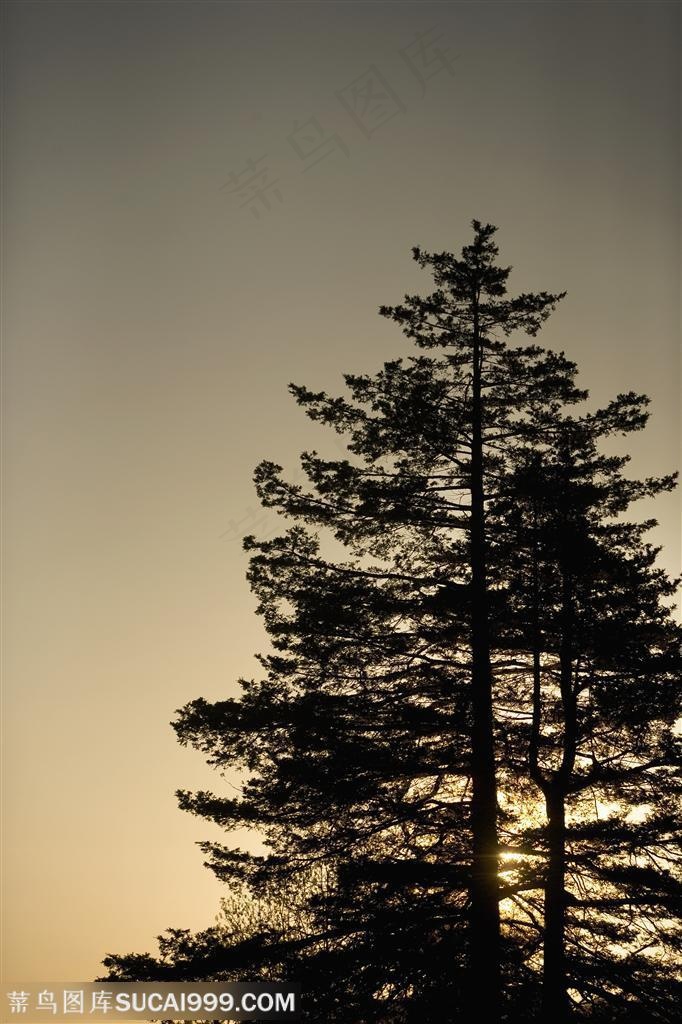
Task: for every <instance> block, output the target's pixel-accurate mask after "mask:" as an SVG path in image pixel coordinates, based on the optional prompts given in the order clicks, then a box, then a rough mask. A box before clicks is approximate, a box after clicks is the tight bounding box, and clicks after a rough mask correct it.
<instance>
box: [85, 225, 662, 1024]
mask: <svg viewBox="0 0 682 1024" xmlns="http://www.w3.org/2000/svg"><path fill="white" fill-rule="evenodd" d="M473 226H474V238H473V241H472V243H471V244H470V245H467V246H465V247H464V249H463V250H462V253H461V256H460V257H459V258H456V257H455V256H453V255H452V254H450V253H437V254H427V253H424V252H422V251H421V250H418V249H415V250H414V257H415V259H416V261H417V262H418V264H419V265H420V266H421V267H423V268H428V269H429V270H430V271H431V274H432V276H433V281H434V290H433V291H432V292H431V293H430V294H428V295H427V296H426V297H419V296H406V297H405V299H404V301H403V303H402V304H400V305H397V306H393V307H382V309H381V313H382V314H383V315H384V316H387V317H389V318H391V319H392V320H394V321H396V322H397V323H398V324H400V325H401V327H402V329H403V331H404V333H405V334H406V335H407V337H408V338H410V339H411V340H412V341H413V342H414V343H415V345H416V346H417V348H418V350H421V351H418V352H417V354H416V355H414V356H412V357H411V358H409V359H408V360H402V359H397V360H395V361H392V362H388V363H386V364H385V365H384V367H383V368H382V370H381V371H380V372H379V373H377V374H376V375H375V376H352V375H347V376H346V377H345V383H346V395H345V396H342V397H330V396H328V395H326V394H325V393H314V392H311V391H309V390H308V389H306V388H305V387H301V386H294V385H292V388H291V390H292V392H293V394H294V396H295V397H296V400H297V401H298V403H299V404H300V405H301V406H302V407H303V408H304V409H305V411H306V412H307V414H308V415H309V417H310V418H311V419H313V420H315V421H318V422H321V423H323V424H327V425H328V426H330V427H331V428H332V429H334V430H335V431H337V432H338V433H339V434H341V435H342V436H343V438H344V439H345V442H346V446H347V451H348V457H347V458H344V459H333V460H330V459H325V458H322V457H320V456H319V455H318V454H317V453H316V452H306V453H304V454H303V456H302V466H303V469H304V471H305V475H306V479H307V484H306V485H297V484H292V483H289V482H287V480H286V478H285V477H284V476H283V474H282V470H281V468H280V467H279V466H276V465H274V464H272V463H269V462H264V463H262V464H261V465H260V466H259V467H258V469H257V471H256V477H255V480H256V487H257V490H258V493H259V496H260V500H261V502H262V503H263V505H265V506H267V507H270V508H274V509H276V510H277V511H278V512H280V513H282V514H283V515H284V516H285V517H286V518H287V519H288V520H289V522H290V523H291V525H290V526H289V528H288V529H285V530H284V532H283V533H282V534H281V536H279V537H277V538H275V539H273V540H269V541H259V540H258V539H257V538H254V537H249V538H247V539H246V541H245V545H246V548H247V549H248V550H249V551H250V552H251V553H252V554H251V562H250V569H249V574H248V576H249V581H250V583H251V586H252V588H253V590H254V592H255V593H256V595H257V597H258V600H259V613H260V614H261V615H262V616H263V620H264V623H265V626H266V629H267V632H268V635H269V638H270V641H271V651H270V652H269V653H267V654H265V655H262V656H260V657H259V661H260V664H261V669H262V673H261V676H260V678H259V679H257V680H247V681H242V682H241V695H240V697H239V698H235V699H229V700H225V701H220V702H217V703H215V704H209V703H208V702H206V701H205V700H203V699H201V698H199V699H197V700H194V701H192V702H191V703H190V704H188V705H187V706H186V707H185V708H184V709H182V711H180V712H179V716H178V720H177V721H176V722H175V723H174V727H175V729H176V732H177V734H178V738H179V740H180V742H181V743H184V744H191V745H192V746H194V747H196V748H197V749H199V750H201V751H202V752H203V753H204V754H206V755H207V757H208V760H209V763H210V764H212V765H215V766H216V767H217V768H219V769H224V768H226V767H229V768H235V767H237V768H240V769H242V770H243V772H244V785H243V787H242V792H241V795H240V796H239V797H238V798H236V799H235V798H229V797H223V796H220V795H214V794H212V793H205V792H198V793H186V792H181V793H180V794H179V798H180V805H181V807H183V808H184V809H187V810H189V811H191V812H193V813H195V814H198V815H201V816H203V817H205V818H207V819H210V820H213V821H215V822H218V823H219V824H220V825H222V826H224V827H225V828H226V829H228V830H229V829H231V828H232V829H234V828H241V827H244V826H247V827H251V828H253V829H255V830H257V833H258V834H259V835H260V836H261V837H262V838H263V839H264V840H265V842H266V845H267V848H268V850H269V852H268V854H267V855H266V856H255V855H251V854H249V853H245V852H243V851H239V850H234V849H231V848H230V847H229V846H222V845H219V844H214V843H206V844H203V846H204V850H205V853H206V855H207V858H208V864H209V865H210V867H211V868H212V869H213V870H214V871H215V872H216V873H217V874H218V876H219V877H220V878H223V879H225V881H226V882H227V883H228V884H229V885H231V886H232V887H233V892H234V893H235V894H239V898H238V899H237V898H236V896H233V898H232V900H231V901H228V904H227V905H226V906H227V908H228V909H227V910H226V912H225V915H224V920H223V921H222V923H221V924H220V925H217V926H216V927H215V928H211V929H207V930H206V931H205V932H203V933H200V934H198V935H191V934H190V933H188V932H185V931H177V930H171V931H170V932H168V933H167V935H166V936H165V937H164V938H163V939H162V940H161V943H162V944H161V948H160V955H159V956H158V957H156V958H154V957H151V956H149V955H128V956H110V957H107V958H106V960H105V961H104V963H105V966H106V967H107V969H108V971H109V979H110V980H111V979H114V978H116V979H119V980H120V979H152V978H154V979H157V980H158V979H169V978H179V979H187V980H197V979H208V978H216V979H219V978H224V979H230V978H233V979H235V980H237V979H244V978H246V977H249V978H252V979H254V978H256V977H260V978H266V977H267V978H282V979H290V980H298V981H300V982H301V983H302V985H303V991H304V994H305V996H304V998H305V1002H304V1007H305V1013H306V1017H307V1019H309V1020H311V1021H320V1022H322V1021H335V1020H338V1021H344V1022H348V1024H369V1022H377V1024H379V1022H385V1024H388V1022H391V1024H400V1022H403V1021H404V1022H406V1024H407V1022H416V1021H419V1022H424V1024H428V1022H431V1021H434V1022H435V1021H438V1022H446V1021H456V1020H460V1019H462V1017H461V1014H462V1012H463V1010H464V1008H466V1007H470V1006H472V1005H473V1006H475V1007H476V1008H477V1010H478V1012H480V1013H482V1014H483V1015H484V1016H485V1018H486V1019H489V1020H490V1021H493V1022H496V1021H509V1022H511V1021H517V1020H518V1021H531V1020H539V1021H552V1022H553V1024H554V1022H556V1024H562V1022H565V1021H567V1020H569V1019H572V1018H573V1017H575V1018H577V1019H585V1020H590V1021H604V1022H606V1021H609V1022H610V1021H618V1020H621V1019H622V1020H634V1019H636V1020H638V1021H640V1020H641V1021H643V1022H645V1021H652V1022H653V1021H658V1022H664V1021H673V1020H674V1019H675V1014H676V1002H675V993H676V985H677V984H678V982H679V975H678V974H677V972H676V967H675V964H676V960H677V958H678V956H679V952H680V933H679V930H678V928H677V925H676V922H677V921H678V918H679V908H680V895H681V894H682V882H681V879H680V871H679V866H680V861H679V845H678V835H677V833H676V818H677V814H678V810H679V795H680V775H679V765H680V758H679V740H678V739H677V734H676V729H675V724H676V721H677V720H678V719H679V714H680V706H679V678H680V629H679V627H678V626H677V625H676V624H675V622H674V619H673V617H672V615H671V613H670V611H669V605H670V602H671V599H672V598H673V597H674V594H675V589H676V581H673V580H670V579H668V578H667V577H666V575H665V574H664V573H663V572H662V571H661V570H660V569H659V568H658V567H657V564H656V556H657V553H658V552H657V550H656V549H655V548H653V547H652V546H651V545H650V544H649V543H648V542H647V539H646V537H647V531H648V530H649V529H650V528H651V526H652V525H654V524H653V523H652V522H651V521H649V522H644V523H642V522H638V521H636V520H632V521H631V520H630V519H629V518H628V514H629V509H630V506H631V505H632V504H633V502H636V501H637V500H638V499H640V498H643V497H652V496H655V495H656V494H659V493H661V492H663V491H666V490H670V489H671V488H672V487H673V486H674V483H675V478H674V477H673V476H670V477H664V478H661V479H647V480H644V481H633V480H630V479H628V478H627V476H626V474H625V471H624V470H625V466H626V462H627V459H626V458H625V457H616V456H613V455H607V454H605V451H604V448H605V446H604V444H603V442H604V441H606V440H607V439H609V438H611V437H613V436H622V435H627V434H629V433H630V432H631V431H635V430H639V429H641V428H642V427H644V425H645V423H646V419H647V411H646V405H647V400H646V398H644V397H643V396H640V395H636V394H627V395H619V396H617V397H616V398H615V399H614V400H613V401H612V402H611V403H610V404H608V405H607V406H606V407H605V408H604V409H601V410H598V411H596V412H587V411H585V399H586V398H587V393H586V392H585V391H583V390H581V389H579V388H578V387H577V385H576V374H577V368H576V366H575V365H574V364H573V363H572V362H570V361H569V360H568V359H566V358H565V356H564V355H563V354H557V353H554V352H551V351H549V350H545V349H543V348H541V347H540V346H538V345H537V344H535V343H530V344H529V343H526V344H523V345H512V344H511V342H510V341H509V338H510V336H511V335H513V334H525V335H529V336H531V338H534V336H535V335H536V334H537V333H538V331H539V330H540V328H541V326H542V324H543V322H544V321H545V320H546V318H547V317H548V316H549V315H550V314H551V312H552V311H553V310H554V308H555V306H556V304H557V303H558V301H559V300H560V299H561V298H562V297H563V296H562V295H553V294H548V293H546V292H541V293H539V294H522V295H519V296H517V297H514V298H513V297H510V296H509V295H508V293H507V279H508V276H509V268H503V267H500V266H498V265H497V263H496V259H497V255H498V252H497V248H496V246H495V244H494V240H493V236H494V231H495V229H494V228H493V227H492V226H490V225H482V224H480V223H478V222H477V221H474V225H473ZM339 552H341V553H340V554H339ZM235 900H236V902H235ZM239 906H241V907H242V908H243V909H242V911H241V912H240V911H239V910H238V907H239ZM253 907H260V908H262V907H265V908H266V909H267V912H266V913H262V912H261V911H260V910H259V911H258V912H255V913H254V912H252V911H253ZM249 908H251V910H249ZM633 1014H634V1015H635V1016H633Z"/></svg>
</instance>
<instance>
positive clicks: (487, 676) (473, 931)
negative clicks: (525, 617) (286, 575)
mask: <svg viewBox="0 0 682 1024" xmlns="http://www.w3.org/2000/svg"><path fill="white" fill-rule="evenodd" d="M477 303H478V298H476V303H475V306H476V307H477ZM481 357H482V353H481V340H480V335H479V326H478V315H477V312H474V351H473V382H472V444H471V572H472V626H471V648H472V715H473V722H472V736H471V741H472V742H471V777H472V798H471V829H472V834H473V865H472V877H471V890H470V900H471V909H470V942H471V952H470V972H471V979H470V980H471V988H472V991H471V997H472V1006H476V1007H477V1010H478V1012H479V1013H480V1014H481V1015H482V1016H483V1018H484V1019H485V1020H486V1021H490V1022H491V1024H497V1022H498V1021H499V1020H500V907H499V878H498V859H499V851H498V846H497V783H496V778H495V748H494V733H493V705H492V672H491V666H490V641H489V625H488V593H487V580H486V557H485V503H484V489H483V431H482V419H483V409H482V399H481V362H482V358H481Z"/></svg>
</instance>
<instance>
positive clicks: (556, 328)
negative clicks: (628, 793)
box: [3, 0, 680, 981]
mask: <svg viewBox="0 0 682 1024" xmlns="http://www.w3.org/2000/svg"><path fill="white" fill-rule="evenodd" d="M4 16H5V33H4V34H5V44H4V45H5V55H4V61H5V65H4V119H5V127H4V186H3V204H4V228H3V231H4V247H5V271H4V274H5V277H4V324H3V345H4V369H5V396H4V431H3V437H4V445H5V454H4V476H5V479H4V485H5V497H4V501H5V517H4V518H5V569H4V574H5V588H6V589H5V613H4V614H5V623H4V640H5V644H4V647H5V654H4V671H3V684H4V735H5V762H4V766H5V770H4V773H3V774H4V784H5V799H4V811H3V843H4V870H5V875H4V885H5V906H6V911H5V917H4V922H3V924H4V969H5V976H6V978H8V979H12V978H15V979H22V978H23V979H25V980H31V979H35V980H37V981H40V980H43V979H44V980H67V981H68V980H86V979H89V978H92V977H95V976H96V975H97V973H100V971H101V968H100V967H99V963H100V960H101V958H102V957H103V956H104V955H105V954H106V953H107V952H114V951H115V952H127V951H138V952H142V951H145V950H150V949H152V948H153V947H154V942H153V940H154V936H155V935H157V934H158V933H160V932H161V931H162V930H164V929H165V928H166V927H170V926H174V927H187V928H192V929H196V928H200V927H205V926H207V925H209V924H211V923H212V921H213V917H214V915H215V913H216V912H217V909H218V901H219V898H220V895H221V893H222V891H223V890H222V888H221V886H220V885H219V883H218V882H217V880H215V878H214V877H213V876H212V874H211V873H210V872H209V871H208V870H206V869H205V868H204V867H202V855H201V852H200V851H199V849H198V848H197V847H196V846H195V845H194V843H195V842H196V841H197V840H200V839H204V838H219V837H220V832H219V830H218V829H217V827H214V826H211V825H209V824H208V823H204V822H202V821H200V820H199V819H195V818H192V817H190V816H188V815H187V814H184V813H182V812H181V811H179V810H178V809H177V807H176V800H175V797H174V791H175V789H177V788H180V787H182V788H189V789H191V788H194V787H197V786H203V787H209V788H210V787H212V786H216V787H218V788H220V785H221V783H220V780H219V779H217V778H214V777H213V775H212V773H210V772H209V770H208V769H207V768H206V767H205V766H204V765H203V762H202V759H201V756H200V755H199V754H198V753H196V752H194V751H191V750H183V749H182V748H181V747H179V745H178V744H177V743H176V740H175V736H174V733H173V731H172V729H171V728H170V726H169V722H170V720H171V719H172V717H173V715H174V711H175V709H176V708H179V707H181V706H182V705H184V704H185V703H187V702H188V701H189V700H191V699H192V698H194V697H197V696H200V695H201V696H205V697H206V698H208V699H218V698H221V697H224V696H226V695H229V694H231V693H234V692H235V691H234V688H235V680H236V679H237V678H238V677H239V676H240V675H252V674H253V673H255V672H256V671H257V667H258V666H257V665H256V663H255V662H254V660H253V654H254V652H256V651H257V650H258V649H259V648H262V647H263V646H264V640H263V632H262V629H261V626H260V622H259V620H258V619H257V618H256V617H255V615H254V600H253V599H252V597H251V595H250V593H249V590H248V587H247V584H246V582H245V580H244V572H245V568H246V558H245V555H244V554H243V553H242V551H241V546H240V538H241V536H242V535H243V534H244V533H247V532H263V533H267V532H273V531H274V529H275V526H276V522H277V520H276V517H274V516H273V514H272V513H268V514H267V515H264V516H263V517H262V520H261V518H260V513H259V512H258V509H257V504H256V500H255V495H254V491H253V487H252V483H251V477H252V471H253V467H254V466H255V464H256V463H257V462H258V461H259V460H260V459H262V458H266V457H267V458H270V459H273V460H274V461H278V462H281V463H283V464H284V465H286V466H288V467H292V468H293V470H294V472H295V466H296V457H297V454H298V452H299V451H300V450H301V449H302V448H306V447H307V448H313V447H316V446H317V447H321V446H322V445H323V444H324V440H323V437H324V431H323V429H322V428H320V427H317V426H315V425H313V424H311V423H310V422H309V421H308V420H307V419H306V418H305V416H304V415H303V414H302V413H301V412H300V411H299V410H298V409H297V407H296V405H295V404H294V402H293V400H292V399H291V398H290V396H289V395H288V393H287V384H288V382H289V381H291V380H294V381H297V382H300V383H306V384H308V385H309V386H311V387H314V388H325V389H328V390H330V391H332V392H333V391H335V390H336V389H338V388H339V386H340V377H341V373H342V372H344V371H349V372H350V371H363V370H367V371H369V370H372V369H374V368H377V367H378V366H379V365H380V364H381V362H382V361H383V360H384V359H386V358H392V357H395V356H398V355H407V354H409V352H410V348H409V345H408V344H407V342H406V341H405V340H404V339H403V336H402V334H401V333H400V330H399V328H398V327H397V326H396V325H395V324H391V323H390V322H388V321H386V320H384V319H383V318H381V317H379V316H378V315H377V312H376V311H377V308H378V306H379V305H380V304H382V303H387V304H390V303H394V302H396V301H400V299H401V298H402V296H403V294H404V292H405V291H407V290H410V291H417V290H421V289H424V290H426V289H427V288H428V287H429V280H428V278H427V277H426V275H425V274H424V273H423V272H421V271H419V270H418V268H416V266H415V265H414V264H413V262H412V260H411V256H410V249H411V246H413V245H415V244H419V245H421V246H423V247H424V248H426V249H429V250H430V249H433V250H439V249H453V248H455V249H459V248H460V247H461V245H462V244H464V243H465V242H467V241H468V240H469V236H470V229H469V222H470V221H471V219H472V218H473V217H477V218H479V219H481V220H489V221H492V222H493V223H496V224H498V226H499V229H500V231H499V243H500V247H501V250H502V253H501V255H502V258H503V260H504V261H505V262H508V263H512V264H513V265H514V267H515V270H514V272H513V274H512V278H511V287H512V288H513V289H514V290H530V289H533V290H541V289H547V290H549V291H560V290H563V289H566V290H567V291H568V296H567V298H566V299H565V300H564V302H563V303H562V304H561V306H560V308H559V310H558V312H557V313H556V314H555V316H554V318H553V319H552V320H551V321H550V322H549V324H548V326H547V327H546V329H545V330H544V332H543V333H542V335H541V336H540V339H539V340H540V341H541V342H542V343H544V344H547V345H549V346H551V347H555V348H563V349H565V351H566V352H567V354H568V355H569V356H570V357H572V358H574V359H576V361H577V362H578V363H579V365H580V367H581V378H580V382H581V384H582V385H583V386H586V387H589V388H590V389H591V392H592V396H593V398H594V400H595V401H606V400H607V399H608V398H609V397H611V396H612V395H614V394H615V393H617V392H618V391H627V390H630V389H635V390H641V391H644V392H646V393H648V394H649V395H650V396H651V398H652V419H651V424H650V426H649V428H648V430H647V431H646V433H645V434H643V435H641V436H637V437H636V438H634V439H633V440H632V442H631V452H632V456H633V458H632V472H633V473H635V474H655V473H659V472H668V471H670V470H672V469H673V468H676V467H677V466H678V465H679V461H680V459H679V455H680V451H679V439H680V422H679V405H680V351H679V334H678V327H679V272H680V258H679V192H678V190H679V173H680V167H679V139H680V129H679V7H678V5H677V4H662V3H655V2H651V0H648V2H643V3H627V4H626V3H620V2H614V3H514V2H511V3H510V2H507V3H500V4H497V3H484V2H478V3H461V4H460V3H448V4H433V3H419V4H417V3H403V4H399V3H376V4H368V3H364V2H363V3H358V4H355V3H333V2H332V3H323V2H319V3H286V2H277V3H273V4H270V3H256V2H251V3H228V2H224V3H202V2H191V3H185V2H178V3H169V2H163V0H161V2H148V3H145V2H135V3H132V2H100V3H97V2H93V3H85V2H83V3H62V2H59V0H49V2H30V0H29V2H25V0H24V2H20V3H8V4H6V5H5V8H4ZM429 30H433V31H432V32H431V34H428V33H429ZM417 33H422V34H424V33H427V35H426V37H422V39H421V48H420V45H417V43H418V42H419V40H418V38H417ZM445 51H447V54H448V55H449V56H447V55H445ZM249 162H251V163H249ZM657 508H658V517H659V519H660V524H661V525H660V528H659V530H658V531H657V534H656V539H657V541H658V542H660V543H662V544H664V545H665V548H666V549H665V554H664V556H663V557H664V564H665V565H666V566H667V567H668V568H669V569H670V570H671V571H674V572H677V571H679V567H680V544H679V541H680V538H679V521H680V499H679V495H674V496H669V497H666V498H665V499H662V500H660V501H659V502H657Z"/></svg>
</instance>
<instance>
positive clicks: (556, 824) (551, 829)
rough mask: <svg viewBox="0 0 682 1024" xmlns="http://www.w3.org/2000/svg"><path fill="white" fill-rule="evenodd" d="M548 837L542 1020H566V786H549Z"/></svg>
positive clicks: (561, 1022)
mask: <svg viewBox="0 0 682 1024" xmlns="http://www.w3.org/2000/svg"><path fill="white" fill-rule="evenodd" d="M545 803H546V807H547V841H548V847H549V862H548V865H547V877H546V881H545V937H544V967H543V988H542V1020H543V1022H546V1024H565V1022H566V1021H568V1020H569V1019H570V1001H569V998H568V995H567V992H566V984H567V978H566V952H565V939H564V932H565V928H566V888H565V875H566V814H565V802H564V793H563V788H562V787H561V786H560V785H557V784H556V783H555V784H553V785H550V786H549V787H548V790H547V793H546V797H545Z"/></svg>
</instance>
